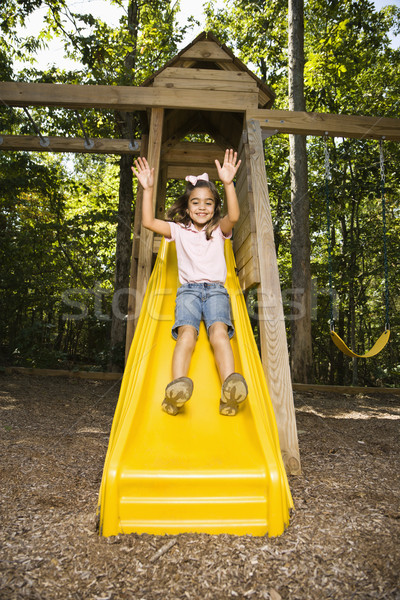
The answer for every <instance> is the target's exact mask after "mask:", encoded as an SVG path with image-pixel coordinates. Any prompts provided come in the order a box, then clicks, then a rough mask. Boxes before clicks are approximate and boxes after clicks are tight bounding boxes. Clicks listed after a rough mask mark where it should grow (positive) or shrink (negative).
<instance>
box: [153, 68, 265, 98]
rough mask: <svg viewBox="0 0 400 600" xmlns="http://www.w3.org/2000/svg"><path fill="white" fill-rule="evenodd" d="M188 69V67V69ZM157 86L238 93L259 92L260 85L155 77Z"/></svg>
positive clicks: (155, 85)
mask: <svg viewBox="0 0 400 600" xmlns="http://www.w3.org/2000/svg"><path fill="white" fill-rule="evenodd" d="M186 70H187V69H186ZM154 87H155V88H165V89H177V90H185V89H187V90H193V91H195V90H200V91H203V90H211V91H218V92H228V93H229V94H231V93H236V92H253V93H255V94H258V87H257V86H256V84H255V83H254V82H253V83H247V82H241V81H237V82H235V84H232V83H230V82H227V81H196V80H194V81H189V80H185V79H155V80H154Z"/></svg>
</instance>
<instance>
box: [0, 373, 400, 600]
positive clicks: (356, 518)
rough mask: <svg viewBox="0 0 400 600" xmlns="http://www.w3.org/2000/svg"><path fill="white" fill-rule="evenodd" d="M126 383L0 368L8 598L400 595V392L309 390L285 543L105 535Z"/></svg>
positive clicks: (0, 541) (0, 542) (2, 593)
mask: <svg viewBox="0 0 400 600" xmlns="http://www.w3.org/2000/svg"><path fill="white" fill-rule="evenodd" d="M118 388H119V382H111V383H110V382H100V381H90V380H89V381H84V380H74V379H66V378H62V377H60V378H58V377H57V378H39V377H28V376H23V375H2V376H0V389H1V393H0V414H1V425H0V432H1V434H0V436H1V437H0V448H1V456H2V459H1V465H0V474H1V500H0V511H1V513H0V518H1V522H0V548H1V550H0V552H1V554H0V560H1V566H0V598H1V599H2V600H20V599H23V598H29V599H31V600H36V599H37V600H58V599H60V600H61V599H62V600H66V599H73V600H80V599H85V600H86V599H88V600H125V599H127V600H128V599H129V600H150V599H151V600H153V599H155V600H158V599H160V600H175V599H176V600H178V599H179V600H180V599H182V600H185V599H189V600H190V599H200V598H201V599H204V600H206V599H210V600H219V599H221V600H226V599H231V598H232V599H247V598H251V599H253V600H258V599H261V600H269V599H270V600H279V599H283V600H286V599H287V600H297V599H299V600H314V599H315V600H321V599H325V598H326V599H328V598H329V599H335V600H338V599H344V600H350V599H360V600H366V599H369V598H379V599H397V600H399V599H400V585H399V583H400V582H399V579H400V578H399V572H400V539H399V538H400V536H399V532H400V501H399V500H400V485H399V478H400V470H399V440H400V436H399V425H400V420H399V419H400V407H399V404H400V400H399V397H398V396H397V397H396V396H391V395H384V396H383V395H382V396H381V395H378V394H368V395H362V394H360V395H358V396H353V395H347V396H346V395H340V394H328V393H297V394H296V399H295V401H296V414H297V425H298V430H299V441H300V451H301V458H302V467H303V474H302V475H301V476H299V477H290V478H289V480H290V487H291V490H292V494H293V497H294V502H295V511H294V513H293V514H292V518H291V522H290V526H289V527H288V529H287V530H286V531H285V533H284V534H283V535H282V536H280V537H277V538H268V537H258V538H256V537H251V536H242V537H238V536H232V535H221V536H211V535H205V534H200V535H197V534H182V535H177V536H151V535H126V536H116V537H113V538H99V537H98V535H97V533H96V530H95V512H96V504H97V494H98V490H99V485H100V480H101V474H102V469H103V463H104V458H105V454H106V450H107V443H108V437H109V432H110V427H111V422H112V417H113V413H114V409H115V405H116V401H117V397H118Z"/></svg>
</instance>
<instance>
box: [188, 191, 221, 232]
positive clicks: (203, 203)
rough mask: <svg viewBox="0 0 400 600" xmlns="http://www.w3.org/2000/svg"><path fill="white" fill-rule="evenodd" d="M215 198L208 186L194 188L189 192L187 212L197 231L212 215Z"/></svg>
mask: <svg viewBox="0 0 400 600" xmlns="http://www.w3.org/2000/svg"><path fill="white" fill-rule="evenodd" d="M214 211H215V200H214V196H213V194H212V192H211V190H210V189H209V188H208V187H199V188H194V190H192V191H191V192H190V196H189V201H188V207H187V213H188V215H189V217H190V218H191V220H192V222H193V225H194V226H195V227H196V229H197V230H198V231H200V230H201V229H203V227H204V226H205V225H207V223H208V222H209V221H211V219H212V218H213V216H214Z"/></svg>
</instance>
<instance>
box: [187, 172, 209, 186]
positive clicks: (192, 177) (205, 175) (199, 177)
mask: <svg viewBox="0 0 400 600" xmlns="http://www.w3.org/2000/svg"><path fill="white" fill-rule="evenodd" d="M185 180H186V181H188V182H189V183H191V184H192V185H193V186H195V185H196V183H197V182H198V181H209V180H210V179H209V177H208V173H203V175H197V177H196V176H195V175H187V176H186V177H185Z"/></svg>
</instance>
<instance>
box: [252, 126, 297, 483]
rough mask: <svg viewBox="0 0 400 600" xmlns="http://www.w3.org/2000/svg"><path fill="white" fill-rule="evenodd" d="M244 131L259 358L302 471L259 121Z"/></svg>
mask: <svg viewBox="0 0 400 600" xmlns="http://www.w3.org/2000/svg"><path fill="white" fill-rule="evenodd" d="M247 134H248V143H247V144H244V146H245V149H246V155H247V157H248V160H249V165H250V174H251V182H252V189H253V201H254V210H255V220H256V227H257V246H258V249H259V266H260V282H261V283H260V285H259V286H258V318H259V331H260V341H261V354H262V362H263V367H264V372H265V376H266V379H267V383H268V389H269V393H270V396H271V401H272V404H273V407H274V412H275V417H276V422H277V426H278V432H279V440H280V446H281V451H282V458H283V461H284V463H285V465H286V468H287V470H288V472H289V473H291V474H298V473H300V472H301V467H300V454H299V447H298V440H297V428H296V419H295V411H294V403H293V391H292V382H291V377H290V366H289V353H288V348H287V341H286V330H285V321H284V314H283V304H282V296H281V287H280V281H279V272H278V262H277V257H276V252H275V243H274V231H273V225H272V218H271V209H270V204H269V195H268V184H267V177H266V173H265V159H264V148H263V143H262V136H261V128H260V125H259V122H258V121H248V122H247Z"/></svg>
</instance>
